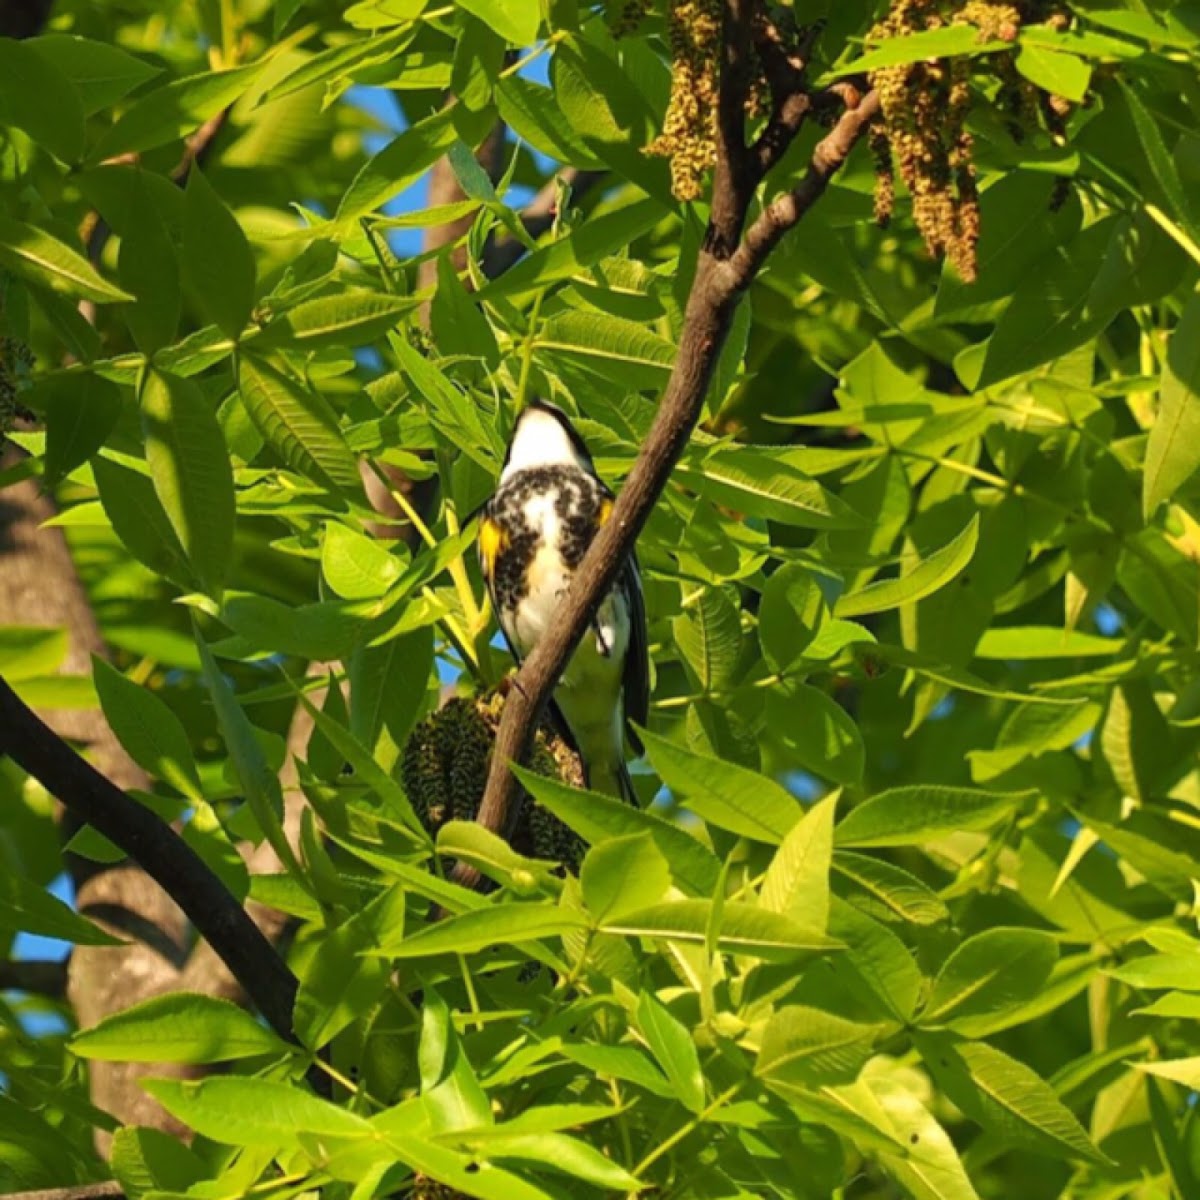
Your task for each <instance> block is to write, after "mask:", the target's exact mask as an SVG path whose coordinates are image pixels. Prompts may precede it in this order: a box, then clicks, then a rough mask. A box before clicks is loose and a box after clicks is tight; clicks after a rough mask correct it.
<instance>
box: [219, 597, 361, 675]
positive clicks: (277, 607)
mask: <svg viewBox="0 0 1200 1200" xmlns="http://www.w3.org/2000/svg"><path fill="white" fill-rule="evenodd" d="M378 608H379V606H378V605H377V604H370V603H364V602H362V601H334V600H329V601H324V602H320V601H319V602H317V603H316V604H301V605H299V606H296V605H289V604H284V603H282V602H281V601H279V600H272V599H270V598H269V597H268V596H258V595H254V594H246V593H241V592H232V593H226V595H225V600H224V603H223V604H222V605H221V620H222V621H224V622H225V624H226V625H228V626H229V628H230V629H232V630H233V631H234V632H235V633H238V634H240V635H241V636H242V637H244V638H246V639H247V640H248V641H251V642H253V643H254V644H255V645H256V646H258V647H259V648H260V649H263V650H271V651H275V652H278V653H281V654H294V655H296V656H297V657H300V658H307V659H313V660H322V659H333V658H345V657H347V656H349V655H350V653H351V652H352V651H353V650H354V649H355V648H356V647H357V646H358V645H360V644H361V642H362V641H363V639H364V638H365V637H366V636H367V628H368V621H369V619H370V618H371V617H373V616H374V615H376V613H377V612H378Z"/></svg>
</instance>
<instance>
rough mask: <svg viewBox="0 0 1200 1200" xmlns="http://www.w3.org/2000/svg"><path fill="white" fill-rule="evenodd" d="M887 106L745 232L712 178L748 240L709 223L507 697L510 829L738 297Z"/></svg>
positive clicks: (843, 124)
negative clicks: (634, 415)
mask: <svg viewBox="0 0 1200 1200" xmlns="http://www.w3.org/2000/svg"><path fill="white" fill-rule="evenodd" d="M743 8H744V6H743V5H740V4H739V3H738V2H737V0H730V8H729V11H730V12H738V11H742V9H743ZM724 86H725V80H724V79H723V81H722V87H724ZM878 107H879V102H878V97H877V96H876V95H875V94H874V93H873V92H872V93H869V94H868V95H867V96H866V97H864V98H863V99H862V100H861V102H860V103H859V104H858V106H857V107H855V108H853V109H848V110H847V111H846V112H845V113H843V115H842V116H841V118H840V119H839V120H838V121H837V123H836V124H835V125H834V127H833V129H832V130H831V131H830V133H829V134H828V135H827V136H826V137H825V138H824V139H822V141H821V142H819V143H818V144H817V146H816V147H815V149H814V150H813V154H812V158H811V160H810V163H809V167H808V171H807V173H806V174H805V176H804V178H803V179H802V180H801V182H800V183H799V184H798V185H797V186H796V187H795V188H793V189H792V190H791V191H788V192H785V193H783V194H782V195H780V196H778V197H777V198H776V199H775V200H773V201H772V202H771V203H770V204H769V205H768V206H767V208H766V209H765V210H764V211H763V212H762V213H761V214H760V215H759V216H758V218H757V219H756V220H755V221H754V223H753V224H752V225H751V227H750V229H749V230H748V231H747V232H746V234H745V236H744V238H743V237H741V230H742V228H743V227H744V225H745V221H746V213H747V209H748V208H749V203H750V198H749V197H748V196H743V197H742V198H741V201H740V202H739V198H738V196H739V194H738V184H737V182H736V180H735V178H734V175H733V173H732V172H731V170H730V169H729V166H728V164H726V166H725V167H724V169H722V166H721V163H720V162H719V163H718V168H717V173H716V175H715V177H714V183H713V187H714V192H715V191H716V190H717V189H721V192H722V194H721V196H720V204H718V197H717V196H716V195H714V199H713V210H712V211H713V214H714V221H715V219H716V213H717V212H718V208H719V207H720V208H721V210H722V211H723V212H724V213H725V214H726V219H727V221H728V229H733V228H736V229H737V230H738V233H739V242H737V243H735V244H734V245H725V244H724V240H723V237H724V235H722V234H721V233H720V232H717V234H716V236H713V234H712V231H711V230H710V236H709V238H708V239H707V240H706V244H705V246H704V248H703V249H702V250H701V251H700V255H699V259H698V262H697V266H696V274H695V278H694V280H693V282H692V288H691V291H690V293H689V295H688V301H687V308H686V311H685V313H684V320H683V332H682V335H681V337H680V341H679V350H678V353H677V354H676V356H675V365H674V367H673V368H672V371H671V377H670V379H669V381H668V382H667V387H666V391H665V392H664V394H663V398H662V401H661V403H660V404H659V408H658V413H657V415H656V416H655V419H654V424H653V426H652V427H651V430H650V433H649V435H648V437H647V438H646V441H645V444H644V445H643V447H642V451H641V453H640V454H639V455H638V458H637V460H636V461H635V463H634V464H633V470H632V471H631V472H630V474H629V477H628V479H627V480H626V482H625V486H624V487H623V488H622V489H621V494H620V495H619V496H618V497H617V501H616V504H615V506H614V508H613V512H612V516H611V517H610V518H609V519H608V521H607V522H606V524H605V525H604V526H603V527H602V528H601V530H600V532H599V533H598V534H597V535H596V538H595V540H594V541H593V542H592V544H591V546H590V547H589V549H588V552H587V554H586V555H585V557H584V559H583V562H582V563H581V564H580V567H579V570H578V571H577V572H576V574H575V576H574V579H573V581H572V583H571V588H570V590H569V592H568V593H567V595H566V598H565V600H564V602H563V605H562V608H561V610H560V612H559V613H558V615H557V619H556V620H555V622H554V624H553V625H552V626H551V628H550V630H549V631H548V632H547V634H546V635H545V637H543V638H542V640H541V641H540V642H539V643H538V645H537V646H536V648H535V649H534V651H533V653H531V654H530V655H529V657H528V658H527V659H526V660H525V662H524V664H523V665H522V667H521V669H520V671H519V672H518V673H517V677H516V683H515V686H514V687H513V688H511V689H510V691H509V693H508V697H507V699H506V700H505V704H504V715H503V717H502V719H501V722H500V728H499V730H498V731H497V735H496V744H495V747H494V749H493V752H492V761H491V766H490V769H489V773H488V782H487V788H486V790H485V792H484V796H483V800H482V802H481V804H480V807H479V814H478V816H477V818H476V819H477V820H478V821H479V823H480V824H482V825H484V826H485V827H486V828H488V829H490V830H492V831H493V832H497V833H500V834H502V835H504V836H509V835H511V833H512V827H513V824H514V822H515V819H516V814H517V811H518V805H517V803H516V800H517V783H516V779H515V777H514V775H513V774H512V771H511V770H510V769H509V765H510V763H513V762H521V761H523V760H524V758H525V756H526V754H527V753H528V750H529V745H530V742H531V740H532V735H533V731H534V730H535V729H536V728H537V725H538V722H539V720H540V719H541V714H542V712H543V710H544V708H545V706H546V703H547V702H548V700H549V698H550V694H551V692H552V691H553V690H554V686H555V684H556V683H557V682H558V678H559V676H560V675H561V674H562V671H563V668H564V667H565V666H566V664H567V660H568V659H569V658H570V656H571V654H572V653H573V651H574V649H575V647H576V646H577V645H578V643H579V639H580V638H581V637H582V636H583V633H584V631H585V630H586V629H587V628H588V626H589V624H590V622H591V620H592V617H593V615H594V613H595V611H596V609H597V607H598V606H599V604H600V600H601V598H602V597H603V596H604V595H605V594H606V593H607V591H608V590H609V588H611V587H612V585H613V583H614V581H615V580H616V577H617V574H618V573H619V571H620V569H621V565H622V564H623V563H624V561H625V559H626V557H627V556H628V555H629V553H630V552H631V551H632V549H633V546H634V543H635V542H636V541H637V537H638V534H639V533H640V532H641V530H642V527H643V526H644V525H645V523H646V520H647V518H648V517H649V515H650V513H651V512H652V510H653V508H654V505H655V504H656V503H657V501H658V497H659V496H660V495H661V493H662V491H663V489H664V488H665V487H666V485H667V481H668V479H669V478H670V475H671V471H672V469H673V468H674V466H675V463H676V462H677V461H678V459H679V456H680V455H681V454H682V453H683V450H684V448H685V447H686V445H687V442H688V438H689V437H690V436H691V432H692V429H693V428H694V427H695V425H696V422H697V421H698V420H699V417H700V413H701V410H702V408H703V405H704V397H705V394H706V392H707V390H708V385H709V383H710V381H711V379H712V375H713V371H714V369H715V367H716V364H717V360H718V358H719V356H720V353H721V347H722V346H723V344H724V342H725V338H726V336H727V335H728V333H729V327H730V324H731V322H732V320H733V314H734V311H735V309H736V308H737V304H738V301H739V300H740V299H741V296H742V294H743V293H744V292H745V291H746V289H747V288H748V287H749V286H750V284H751V282H752V281H753V279H754V277H755V275H756V274H757V273H758V271H759V269H760V268H761V267H762V264H763V262H764V261H765V260H766V257H767V255H768V254H769V253H770V252H771V250H772V248H773V247H774V246H775V245H776V243H777V242H778V241H779V239H780V238H781V237H782V236H783V234H784V233H785V232H786V231H787V230H788V229H790V228H791V227H792V226H793V225H795V224H796V223H797V222H798V221H799V220H800V219H801V217H803V215H804V214H805V213H806V212H807V211H808V209H809V208H811V207H812V205H813V203H814V202H815V201H816V200H817V199H818V198H819V197H820V195H821V194H822V193H823V192H824V190H825V188H826V186H827V185H828V183H829V180H830V179H831V178H832V176H833V174H834V172H836V171H837V170H838V168H839V167H840V166H841V165H842V164H843V163H844V162H845V161H846V158H847V157H848V156H849V154H850V151H851V150H852V149H853V148H854V145H855V143H856V142H857V141H858V139H859V138H860V137H861V136H862V135H863V133H864V132H865V131H866V127H867V125H868V123H869V122H870V121H871V119H872V118H873V117H874V116H875V114H876V113H877V112H878ZM730 132H732V131H730ZM722 144H723V145H724V146H725V147H726V149H725V150H722V151H721V153H726V152H730V153H734V154H736V153H738V147H737V146H736V145H734V144H733V140H732V138H731V137H730V138H727V139H725V140H724V141H723V143H722ZM455 878H456V879H457V880H458V881H459V882H462V883H466V884H468V885H473V884H475V883H476V882H477V879H478V876H477V873H475V872H473V871H472V869H471V868H468V867H464V866H463V865H462V864H459V867H457V868H456V869H455Z"/></svg>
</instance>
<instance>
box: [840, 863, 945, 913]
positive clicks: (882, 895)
mask: <svg viewBox="0 0 1200 1200" xmlns="http://www.w3.org/2000/svg"><path fill="white" fill-rule="evenodd" d="M833 869H834V871H835V872H836V873H837V874H838V875H840V876H842V878H844V879H848V880H850V882H851V883H852V884H854V886H855V887H857V888H859V889H860V891H861V892H864V893H866V896H867V898H869V901H870V905H871V906H868V905H867V904H864V903H863V901H862V900H861V899H858V900H857V902H858V903H859V906H860V907H861V908H863V909H864V911H866V912H868V913H869V914H870V915H871V916H873V917H875V918H876V919H877V920H884V921H887V920H900V921H909V922H911V923H912V924H914V925H938V924H941V922H943V921H947V920H949V918H950V910H949V909H948V908H947V907H946V905H945V904H944V903H943V902H942V900H941V899H940V897H939V896H938V894H937V893H936V892H934V891H932V890H931V889H930V888H928V887H927V886H926V885H925V884H923V883H922V882H921V881H920V880H919V879H918V878H917V877H916V876H915V875H910V874H909V873H908V872H907V871H906V870H904V869H903V867H898V866H896V865H895V863H890V862H885V861H884V860H883V859H881V858H872V857H870V856H869V855H866V854H855V853H854V852H853V851H852V850H839V851H838V852H837V853H836V854H835V855H834V856H833ZM856 899H857V898H856Z"/></svg>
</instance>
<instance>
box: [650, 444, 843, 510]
mask: <svg viewBox="0 0 1200 1200" xmlns="http://www.w3.org/2000/svg"><path fill="white" fill-rule="evenodd" d="M674 477H675V478H676V479H678V480H679V481H680V482H681V483H683V484H685V485H686V486H687V487H691V488H695V490H696V491H697V492H699V493H700V494H701V495H702V496H705V497H707V498H708V499H709V500H711V501H712V502H713V503H714V504H720V505H724V506H726V507H728V508H732V509H733V510H734V511H735V512H740V513H745V514H746V516H749V517H761V518H762V519H763V520H766V521H778V522H779V523H780V524H782V525H795V526H798V527H799V528H803V529H855V528H858V527H859V526H861V525H862V518H861V517H859V516H858V514H857V513H855V512H854V511H853V510H852V509H851V508H849V507H848V506H847V505H846V504H845V503H843V501H841V500H839V499H838V497H837V496H835V495H834V494H833V493H832V492H829V491H827V490H826V489H825V488H823V487H822V486H821V485H820V484H819V483H817V481H816V480H815V479H811V478H809V476H808V475H806V474H805V473H804V472H803V471H801V470H800V469H799V468H798V467H796V466H794V465H793V464H792V463H791V462H789V461H788V460H787V459H786V458H784V457H782V455H772V453H771V452H770V451H769V450H768V449H767V448H765V447H756V446H743V445H725V446H719V447H713V448H711V449H707V450H704V451H701V452H695V453H694V454H692V455H690V456H688V457H687V458H686V459H685V460H684V461H683V462H682V463H680V465H679V466H678V467H676V468H675V476H674Z"/></svg>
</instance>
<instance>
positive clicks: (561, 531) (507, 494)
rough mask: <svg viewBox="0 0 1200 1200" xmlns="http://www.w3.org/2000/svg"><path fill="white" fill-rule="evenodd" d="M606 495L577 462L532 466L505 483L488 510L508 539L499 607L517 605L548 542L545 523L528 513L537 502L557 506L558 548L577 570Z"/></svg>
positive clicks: (500, 563) (499, 575)
mask: <svg viewBox="0 0 1200 1200" xmlns="http://www.w3.org/2000/svg"><path fill="white" fill-rule="evenodd" d="M608 497H609V492H608V489H607V488H606V487H605V486H604V485H603V484H602V483H601V482H600V481H599V480H598V479H597V478H595V476H593V475H589V474H588V473H587V472H586V471H584V470H582V469H581V468H579V467H575V466H561V465H556V466H546V467H530V468H528V469H527V470H524V471H518V472H517V473H516V474H515V475H513V476H512V477H511V478H510V479H508V480H507V481H506V482H505V483H504V485H503V486H502V487H501V488H500V489H499V490H498V491H497V492H496V494H495V496H493V497H492V500H491V503H490V504H489V505H488V509H487V515H488V517H489V518H490V519H491V520H492V521H494V522H495V523H496V524H497V525H498V526H499V527H500V528H501V529H502V530H503V531H504V533H505V534H506V535H507V540H508V544H507V546H506V547H505V549H504V551H503V552H502V553H501V554H500V555H498V556H497V560H496V567H495V577H494V579H493V587H494V589H495V593H496V600H497V602H498V605H499V607H500V608H501V610H506V609H509V608H512V607H515V606H516V605H517V604H518V603H519V602H520V601H521V599H522V598H523V597H524V596H525V595H526V593H527V590H528V587H527V574H528V568H529V564H530V563H531V562H532V561H533V558H534V556H535V555H536V554H537V552H538V551H539V550H540V549H541V548H542V545H543V543H544V540H545V532H546V531H545V529H544V528H543V524H542V521H541V520H537V521H534V520H532V519H531V517H530V513H531V511H536V505H537V502H539V501H541V502H543V503H545V502H549V503H552V504H553V509H554V515H555V516H556V517H557V518H558V531H557V541H558V552H559V554H560V555H561V556H562V560H563V563H564V564H565V565H566V567H567V569H568V570H574V569H575V568H576V567H577V566H578V565H579V563H580V562H581V561H582V559H583V556H584V554H585V553H586V552H587V548H588V546H589V545H591V541H592V538H593V537H594V536H595V534H596V530H597V529H598V528H599V524H600V508H601V505H602V504H603V503H604V501H605V500H606V499H607V498H608ZM531 505H532V506H534V507H533V509H531Z"/></svg>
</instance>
